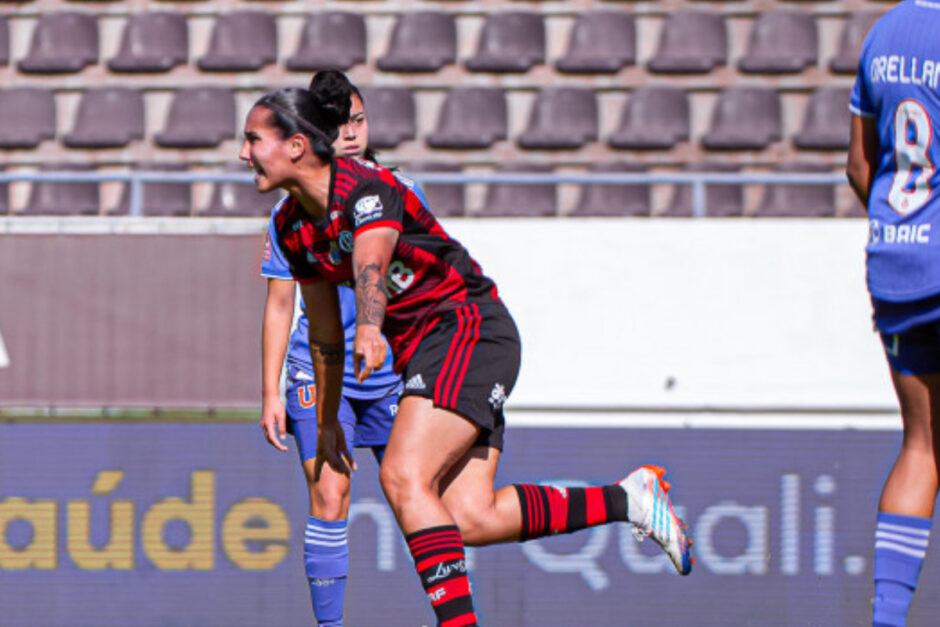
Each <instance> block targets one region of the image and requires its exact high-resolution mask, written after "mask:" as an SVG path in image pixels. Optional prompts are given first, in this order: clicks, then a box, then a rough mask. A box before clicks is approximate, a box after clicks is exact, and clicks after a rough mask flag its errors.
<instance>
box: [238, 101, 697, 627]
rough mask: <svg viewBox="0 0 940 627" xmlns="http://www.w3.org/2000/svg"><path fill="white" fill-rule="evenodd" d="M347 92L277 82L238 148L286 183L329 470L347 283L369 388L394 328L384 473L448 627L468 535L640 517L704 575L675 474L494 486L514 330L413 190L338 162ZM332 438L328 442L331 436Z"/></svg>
mask: <svg viewBox="0 0 940 627" xmlns="http://www.w3.org/2000/svg"><path fill="white" fill-rule="evenodd" d="M335 87H336V90H334V91H329V90H318V91H316V92H313V93H312V92H308V91H305V90H297V89H284V90H280V91H277V92H274V93H271V94H268V95H267V96H264V97H263V98H261V99H260V100H259V101H258V102H257V103H256V104H255V106H254V107H253V108H252V110H251V112H250V113H249V114H248V118H247V120H246V123H245V142H244V144H243V146H242V149H241V152H240V154H239V156H240V158H241V159H243V160H244V161H247V162H248V163H249V165H250V166H251V168H252V169H253V170H254V171H255V185H256V187H257V189H258V190H259V191H261V192H265V191H269V190H272V189H275V188H283V189H285V190H287V191H288V192H289V197H288V199H287V200H286V201H285V202H284V204H282V205H281V207H280V208H279V209H278V211H277V213H276V214H275V216H274V220H275V234H276V240H275V242H276V245H277V246H279V247H280V248H281V250H282V252H283V253H284V255H285V257H286V258H287V259H288V261H289V262H290V265H291V272H292V275H293V276H294V278H295V280H297V281H299V282H300V283H301V287H302V291H303V295H304V299H305V300H306V302H308V303H316V307H315V308H313V309H312V310H311V311H310V312H309V316H310V317H309V323H310V352H311V355H312V360H313V369H314V373H315V380H316V389H317V398H318V401H319V402H318V403H317V418H318V420H319V421H320V434H321V436H323V437H320V438H319V439H318V442H317V456H316V464H317V465H318V466H319V465H323V464H327V465H330V466H331V467H332V468H333V469H334V470H336V471H337V472H347V471H348V469H349V467H350V463H351V460H350V459H349V454H348V451H347V450H346V448H345V446H344V445H343V438H342V433H341V430H340V429H339V425H338V422H337V420H336V410H337V403H338V399H339V397H340V382H341V378H342V371H343V368H342V364H343V356H344V354H343V343H342V337H343V336H342V325H341V324H340V315H339V304H338V297H337V293H336V287H335V286H336V285H337V284H353V285H355V290H356V307H357V309H358V315H357V318H356V335H355V341H354V347H353V361H354V367H355V370H356V372H357V374H358V379H359V380H360V381H365V380H367V378H368V377H369V375H370V374H371V373H372V372H373V371H374V370H375V369H376V368H378V367H380V366H381V365H382V363H383V362H384V361H385V358H386V351H387V349H386V344H385V341H384V340H383V338H382V332H383V331H384V333H385V335H386V337H388V340H389V343H390V344H391V348H392V352H393V354H394V358H395V370H396V371H397V372H400V373H402V375H403V376H402V378H403V380H404V381H405V386H404V390H403V396H402V399H401V401H400V403H399V410H398V415H397V416H396V419H395V423H394V425H393V427H392V433H391V436H390V438H389V443H388V448H387V450H386V453H385V458H384V460H383V462H382V468H381V470H380V479H381V483H382V487H383V489H384V491H385V494H386V497H387V498H388V501H389V503H390V504H391V506H392V509H393V511H394V512H395V515H396V517H397V519H398V523H399V526H400V527H401V529H402V532H403V533H404V534H405V537H406V539H407V541H408V545H409V548H410V550H411V553H412V555H413V557H414V558H415V566H416V569H417V571H418V574H419V576H420V579H421V582H422V584H423V586H424V588H425V590H426V592H427V595H428V598H429V599H430V600H431V605H432V606H433V609H434V612H435V614H436V615H437V619H438V621H439V622H440V624H441V625H444V626H446V627H457V626H464V625H476V624H477V621H476V615H475V612H474V610H473V603H472V600H471V595H470V587H469V582H468V579H467V572H466V563H465V559H464V543H465V542H466V543H469V544H474V545H483V544H491V543H495V542H507V541H519V540H528V539H531V538H537V537H541V536H544V535H549V534H554V533H565V532H571V531H575V530H578V529H582V528H584V527H588V526H592V525H598V524H604V523H607V522H612V521H628V522H631V523H633V524H634V525H635V526H636V527H637V529H639V530H640V532H642V533H644V534H646V535H650V536H651V537H652V538H653V539H654V540H655V541H656V542H657V543H658V544H659V545H660V546H662V547H663V549H664V550H665V551H666V553H667V554H668V555H669V557H670V558H671V560H672V562H673V564H674V565H675V567H676V569H677V570H678V571H679V572H680V573H682V574H688V573H689V572H690V570H691V557H690V552H689V544H690V543H691V541H690V540H689V539H688V538H687V536H686V533H685V529H684V525H683V524H682V522H681V521H680V520H679V519H678V517H677V516H676V515H675V513H674V512H673V510H672V506H671V504H670V500H669V497H668V495H667V493H666V492H667V490H668V487H669V486H668V484H667V483H666V482H664V481H662V475H663V473H664V471H663V470H662V469H660V468H654V467H646V466H644V467H640V468H638V469H637V470H635V471H634V472H632V473H630V475H629V476H627V477H626V478H625V479H623V480H622V481H620V482H619V483H615V484H612V485H607V486H597V487H588V488H553V487H548V486H542V485H529V484H525V485H523V484H517V485H514V486H507V487H504V488H502V489H500V490H498V491H497V490H495V488H494V485H493V484H494V478H495V473H496V467H497V463H498V460H499V456H500V451H501V449H502V444H503V430H504V420H503V404H504V403H505V401H506V398H507V396H508V395H509V393H510V391H511V390H512V387H513V384H514V383H515V380H516V375H517V373H518V367H519V358H520V345H519V336H518V333H517V331H516V326H515V324H514V322H513V320H512V317H511V316H510V315H509V312H508V311H507V310H506V308H505V306H504V305H503V303H502V301H501V300H500V298H499V295H498V293H497V289H496V286H495V285H494V283H493V282H492V281H491V280H490V279H489V278H488V277H486V276H485V275H483V273H482V272H481V270H480V267H479V266H478V265H477V264H476V262H474V260H473V259H472V258H471V257H470V255H469V254H468V253H467V251H466V249H464V247H463V246H462V245H461V244H459V243H458V242H457V241H455V240H453V239H451V238H450V237H449V236H448V235H447V233H446V232H445V231H444V229H443V228H442V227H441V225H440V224H439V223H438V222H437V220H436V219H435V218H434V216H433V215H432V214H431V213H430V212H429V211H428V210H427V209H426V208H425V207H424V206H423V205H422V204H421V202H420V201H419V200H418V199H417V197H416V196H415V194H414V193H413V192H411V191H410V190H409V189H408V188H407V187H406V186H404V185H403V184H401V183H400V182H399V181H398V180H396V178H395V177H394V175H392V174H391V173H390V172H389V171H388V170H386V169H384V168H381V167H379V166H376V165H374V164H371V163H368V162H365V161H361V160H358V159H346V158H333V156H332V154H331V152H332V151H331V150H330V144H331V143H332V141H333V139H334V138H335V137H336V128H337V126H338V125H339V124H340V123H341V122H342V121H343V119H344V118H343V117H342V116H341V115H338V112H340V111H346V109H344V108H343V107H338V108H337V107H334V106H333V105H332V104H331V103H334V102H336V101H338V100H341V99H342V97H343V96H342V95H337V93H336V91H341V86H335ZM327 434H331V435H327Z"/></svg>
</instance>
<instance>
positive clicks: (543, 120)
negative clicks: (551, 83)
mask: <svg viewBox="0 0 940 627" xmlns="http://www.w3.org/2000/svg"><path fill="white" fill-rule="evenodd" d="M598 126H599V122H598V113H597V98H595V96H594V91H593V90H590V89H582V88H579V87H545V88H543V89H541V90H540V91H539V93H538V96H537V97H536V100H535V104H534V105H533V106H532V111H531V113H530V114H529V123H528V128H527V129H526V130H525V132H524V133H522V135H521V136H520V137H519V145H520V146H522V147H523V148H534V149H542V150H544V149H564V148H580V147H581V146H583V145H584V144H586V143H588V142H591V141H595V140H597V129H598Z"/></svg>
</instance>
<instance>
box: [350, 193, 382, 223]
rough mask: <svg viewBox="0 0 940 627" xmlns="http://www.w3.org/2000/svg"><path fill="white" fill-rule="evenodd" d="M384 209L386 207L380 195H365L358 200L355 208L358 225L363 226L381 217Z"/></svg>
mask: <svg viewBox="0 0 940 627" xmlns="http://www.w3.org/2000/svg"><path fill="white" fill-rule="evenodd" d="M382 209H384V207H383V206H382V200H381V199H380V198H379V197H378V195H372V196H363V197H362V198H360V199H359V200H357V201H356V206H355V208H354V209H353V213H354V214H355V218H356V226H357V227H358V226H362V225H363V224H365V223H367V222H371V221H372V220H375V219H376V218H378V217H380V216H381V215H382Z"/></svg>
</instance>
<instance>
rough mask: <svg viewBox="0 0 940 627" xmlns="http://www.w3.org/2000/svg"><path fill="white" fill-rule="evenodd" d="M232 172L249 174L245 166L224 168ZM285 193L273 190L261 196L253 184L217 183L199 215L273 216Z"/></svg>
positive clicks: (236, 165) (237, 165)
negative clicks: (272, 212)
mask: <svg viewBox="0 0 940 627" xmlns="http://www.w3.org/2000/svg"><path fill="white" fill-rule="evenodd" d="M224 169H225V170H227V171H230V172H243V173H246V174H247V173H248V169H247V168H246V167H245V166H244V165H243V164H235V165H229V166H226V167H225V168H224ZM283 195H284V192H282V191H281V190H273V191H270V192H267V193H264V194H259V193H258V191H257V190H256V189H255V186H254V185H252V184H251V183H215V184H214V185H213V186H212V194H211V197H210V199H209V203H208V205H207V206H206V208H205V210H204V211H203V212H201V213H200V214H198V215H202V216H207V217H253V216H263V217H268V216H270V215H271V210H272V209H273V208H274V205H276V204H277V202H278V201H279V200H280V199H281V198H282V197H283Z"/></svg>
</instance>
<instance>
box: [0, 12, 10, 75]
mask: <svg viewBox="0 0 940 627" xmlns="http://www.w3.org/2000/svg"><path fill="white" fill-rule="evenodd" d="M9 62H10V23H9V22H8V21H7V18H6V16H5V15H2V16H0V65H7V64H8V63H9Z"/></svg>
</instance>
